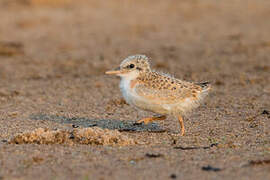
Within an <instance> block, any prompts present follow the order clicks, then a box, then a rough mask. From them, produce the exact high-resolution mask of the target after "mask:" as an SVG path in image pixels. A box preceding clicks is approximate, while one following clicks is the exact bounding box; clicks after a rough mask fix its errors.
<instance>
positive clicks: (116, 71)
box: [105, 67, 121, 75]
mask: <svg viewBox="0 0 270 180" xmlns="http://www.w3.org/2000/svg"><path fill="white" fill-rule="evenodd" d="M105 74H114V75H117V74H121V71H120V67H118V68H116V69H114V70H111V71H106V72H105Z"/></svg>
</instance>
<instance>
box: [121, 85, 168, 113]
mask: <svg viewBox="0 0 270 180" xmlns="http://www.w3.org/2000/svg"><path fill="white" fill-rule="evenodd" d="M120 89H121V92H122V94H123V97H124V99H125V101H126V102H127V103H128V104H130V105H133V106H135V107H138V108H140V109H143V110H146V111H151V112H154V113H158V114H168V113H169V112H168V111H169V109H168V107H165V106H164V105H162V104H158V103H153V102H152V101H149V100H146V99H144V98H142V97H141V96H139V95H138V94H137V93H136V92H135V91H134V89H131V88H130V83H129V82H128V83H127V82H124V81H123V82H121V83H120Z"/></svg>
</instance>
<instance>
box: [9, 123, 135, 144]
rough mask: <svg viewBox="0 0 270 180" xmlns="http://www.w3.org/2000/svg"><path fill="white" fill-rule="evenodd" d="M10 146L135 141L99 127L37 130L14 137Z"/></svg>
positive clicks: (132, 142)
mask: <svg viewBox="0 0 270 180" xmlns="http://www.w3.org/2000/svg"><path fill="white" fill-rule="evenodd" d="M9 143H11V144H70V145H73V144H91V145H119V146H126V145H133V144H136V141H135V140H133V139H131V138H129V137H127V136H124V135H122V134H121V133H120V132H119V131H117V130H109V129H101V128H99V127H93V128H81V129H75V130H72V131H69V130H48V129H44V128H38V129H36V130H34V131H30V132H25V133H21V134H18V135H16V136H15V137H14V138H12V139H11V140H10V141H9Z"/></svg>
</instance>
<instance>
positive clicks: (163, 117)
mask: <svg viewBox="0 0 270 180" xmlns="http://www.w3.org/2000/svg"><path fill="white" fill-rule="evenodd" d="M165 119H166V116H164V115H162V116H155V117H148V118H143V119H141V120H139V121H137V122H136V124H140V123H144V124H148V123H149V122H152V121H158V120H165Z"/></svg>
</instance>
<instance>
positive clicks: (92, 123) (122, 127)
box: [30, 114, 166, 133]
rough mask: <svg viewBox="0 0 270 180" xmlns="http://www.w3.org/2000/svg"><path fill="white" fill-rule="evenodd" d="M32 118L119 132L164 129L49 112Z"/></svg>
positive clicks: (153, 124)
mask: <svg viewBox="0 0 270 180" xmlns="http://www.w3.org/2000/svg"><path fill="white" fill-rule="evenodd" d="M30 119H32V120H45V121H53V122H56V123H60V124H72V125H73V127H77V126H80V127H100V128H102V129H112V130H114V129H117V130H119V131H121V132H123V131H126V132H143V131H146V132H152V133H162V132H166V130H164V129H162V128H161V127H160V126H159V125H158V124H156V123H149V124H136V123H134V122H132V121H120V120H112V119H89V118H86V117H72V118H70V117H65V116H57V115H49V114H33V115H31V116H30Z"/></svg>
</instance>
